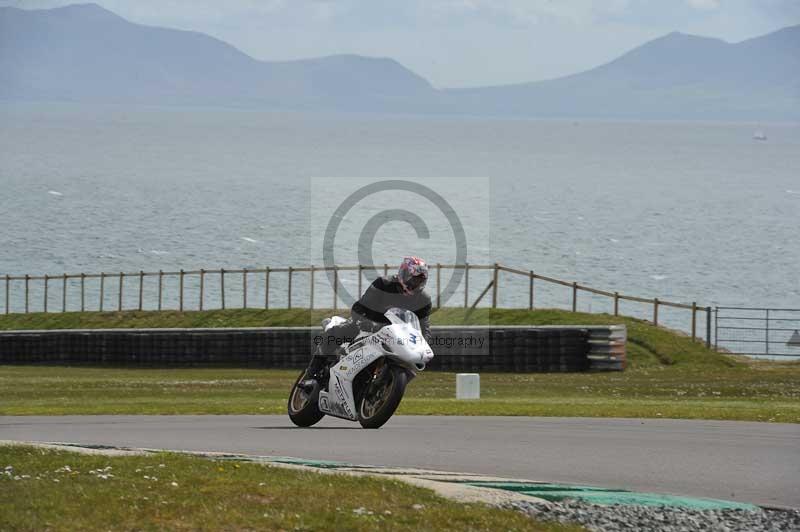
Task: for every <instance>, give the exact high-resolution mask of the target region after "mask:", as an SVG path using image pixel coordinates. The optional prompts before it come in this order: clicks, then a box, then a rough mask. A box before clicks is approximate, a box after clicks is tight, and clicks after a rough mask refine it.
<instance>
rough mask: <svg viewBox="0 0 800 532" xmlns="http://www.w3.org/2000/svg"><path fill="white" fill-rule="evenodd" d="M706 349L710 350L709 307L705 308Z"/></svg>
mask: <svg viewBox="0 0 800 532" xmlns="http://www.w3.org/2000/svg"><path fill="white" fill-rule="evenodd" d="M706 348H708V349H711V307H706Z"/></svg>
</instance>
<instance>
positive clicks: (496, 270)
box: [492, 262, 500, 308]
mask: <svg viewBox="0 0 800 532" xmlns="http://www.w3.org/2000/svg"><path fill="white" fill-rule="evenodd" d="M499 273H500V269H499V268H498V264H497V263H496V262H495V263H494V273H493V274H492V308H497V279H498V274H499Z"/></svg>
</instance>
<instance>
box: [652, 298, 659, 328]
mask: <svg viewBox="0 0 800 532" xmlns="http://www.w3.org/2000/svg"><path fill="white" fill-rule="evenodd" d="M653 325H655V326H658V298H657V297H654V298H653Z"/></svg>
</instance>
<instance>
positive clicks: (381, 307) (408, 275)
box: [320, 257, 431, 356]
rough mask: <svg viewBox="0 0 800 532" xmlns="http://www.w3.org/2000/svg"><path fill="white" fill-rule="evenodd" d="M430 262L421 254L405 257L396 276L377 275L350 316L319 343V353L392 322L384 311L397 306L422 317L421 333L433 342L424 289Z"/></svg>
mask: <svg viewBox="0 0 800 532" xmlns="http://www.w3.org/2000/svg"><path fill="white" fill-rule="evenodd" d="M427 281H428V265H427V264H425V261H424V260H422V259H420V258H419V257H405V258H403V262H402V263H401V264H400V269H399V270H398V271H397V274H396V275H392V276H390V277H378V278H377V279H375V281H373V282H372V284H371V285H369V287H368V288H367V290H366V291H365V292H364V295H363V296H361V299H359V300H358V301H356V302H355V303H354V304H353V306H352V307H351V309H350V315H351V318H350V319H349V320H347V321H346V322H345V323H343V324H341V325H338V326H335V327H332V328H331V329H330V330H329V331H328V332H327V333H326V335H325V341H323V342H322V343H321V344H320V354H322V355H324V356H327V355H332V354H333V353H334V352H335V351H336V348H337V347H338V346H339V345H340V344H341V343H342V342H344V341H350V340H352V339H353V338H355V337H356V336H357V335H358V333H359V332H360V331H376V330H378V329H379V328H380V327H383V326H384V325H388V324H389V320H388V319H387V318H386V316H385V315H384V313H385V312H386V311H387V310H388V309H390V308H392V307H397V308H401V309H404V310H410V311H412V312H414V314H416V315H417V317H418V318H419V324H420V329H421V331H422V336H424V337H425V340H427V341H428V342H429V343H430V341H431V325H430V314H431V297H430V296H429V295H428V294H427V293H426V292H425V290H424V289H425V283H427Z"/></svg>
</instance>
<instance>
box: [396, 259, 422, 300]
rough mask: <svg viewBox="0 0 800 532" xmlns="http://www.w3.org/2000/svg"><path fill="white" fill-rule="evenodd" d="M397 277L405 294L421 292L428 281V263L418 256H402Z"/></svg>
mask: <svg viewBox="0 0 800 532" xmlns="http://www.w3.org/2000/svg"><path fill="white" fill-rule="evenodd" d="M397 279H398V280H399V281H400V285H401V286H402V287H403V292H404V293H405V294H406V295H411V294H414V293H417V292H421V291H422V290H423V289H424V288H425V283H427V282H428V265H427V264H425V261H424V260H422V259H420V258H419V257H404V258H403V262H402V263H401V264H400V270H398V272H397Z"/></svg>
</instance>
